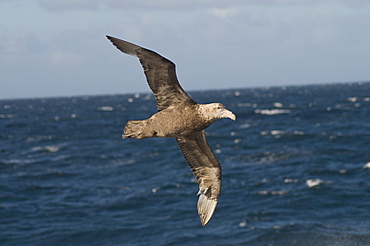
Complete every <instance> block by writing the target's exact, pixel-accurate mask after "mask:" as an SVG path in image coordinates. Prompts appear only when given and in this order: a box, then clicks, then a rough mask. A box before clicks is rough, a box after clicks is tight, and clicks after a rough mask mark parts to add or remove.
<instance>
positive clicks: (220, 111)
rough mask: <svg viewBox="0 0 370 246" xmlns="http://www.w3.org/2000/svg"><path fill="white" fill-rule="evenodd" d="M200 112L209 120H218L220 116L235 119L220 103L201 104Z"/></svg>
mask: <svg viewBox="0 0 370 246" xmlns="http://www.w3.org/2000/svg"><path fill="white" fill-rule="evenodd" d="M201 113H202V115H203V116H205V117H207V118H208V119H211V120H218V119H221V118H229V119H232V120H235V119H236V116H235V114H233V112H231V111H229V110H227V109H226V108H225V106H224V105H223V104H221V103H210V104H203V105H202V107H201Z"/></svg>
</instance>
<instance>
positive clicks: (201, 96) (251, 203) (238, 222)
mask: <svg viewBox="0 0 370 246" xmlns="http://www.w3.org/2000/svg"><path fill="white" fill-rule="evenodd" d="M189 94H190V96H191V97H192V98H193V99H194V100H195V101H197V102H199V103H210V102H221V103H223V104H224V105H225V106H226V108H228V109H230V110H231V111H233V112H234V113H235V114H236V116H237V119H236V121H235V122H233V121H231V120H229V119H221V120H218V121H217V122H215V123H214V124H213V125H212V126H210V127H209V128H208V129H207V130H206V131H207V138H208V142H209V144H210V146H211V148H212V150H213V151H214V153H215V155H216V156H217V158H218V159H219V161H220V163H221V165H222V169H223V176H222V192H221V196H220V199H219V203H218V207H217V209H216V212H215V214H214V215H213V218H212V219H211V221H210V222H209V224H208V225H207V226H205V227H203V226H201V224H200V220H199V217H198V214H197V209H196V203H197V200H198V197H197V196H196V194H197V192H198V185H197V183H196V181H195V179H194V177H193V175H192V173H191V171H190V168H189V167H188V165H187V163H186V161H185V159H184V157H183V156H182V154H181V152H180V150H179V148H178V146H177V144H176V141H175V140H174V139H164V138H158V139H154V138H153V139H145V140H136V139H125V140H122V139H121V134H122V131H123V127H124V125H125V124H126V122H127V121H128V120H134V119H145V118H148V117H150V116H151V115H152V114H154V113H155V112H156V107H155V102H154V97H153V95H152V94H150V93H147V94H124V95H108V96H83V97H65V98H43V99H18V100H1V101H0V129H1V131H0V245H133V246H144V245H220V246H224V245H253V246H272V245H273V246H280V245H281V246H283V245H284V246H289V245H298V246H302V245H303V246H306V245H307V246H310V245H314V246H320V245H340V246H343V245H348V246H349V245H350V246H353V245H357V246H358V245H370V83H369V82H356V83H342V84H328V85H307V86H284V87H266V88H246V89H230V90H212V91H194V92H190V93H189Z"/></svg>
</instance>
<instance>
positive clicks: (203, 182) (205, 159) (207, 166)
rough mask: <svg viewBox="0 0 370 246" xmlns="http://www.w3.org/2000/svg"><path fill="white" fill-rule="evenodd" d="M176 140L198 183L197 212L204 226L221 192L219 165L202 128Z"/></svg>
mask: <svg viewBox="0 0 370 246" xmlns="http://www.w3.org/2000/svg"><path fill="white" fill-rule="evenodd" d="M176 140H177V143H178V144H179V146H180V149H181V151H182V153H183V154H184V156H185V159H186V161H187V162H188V163H189V166H190V168H191V170H192V171H193V174H194V176H195V177H196V179H197V180H198V183H199V193H198V194H200V197H199V200H198V214H199V216H200V220H201V222H202V225H203V226H204V225H206V224H207V223H208V221H209V220H210V219H211V217H212V215H213V213H214V211H215V209H216V205H217V202H218V197H219V195H220V192H221V165H220V163H219V162H218V160H217V159H216V157H215V155H214V154H213V153H212V151H211V149H210V147H209V145H208V143H207V140H206V135H205V132H204V130H203V131H200V132H196V133H193V134H191V135H187V136H183V137H177V138H176Z"/></svg>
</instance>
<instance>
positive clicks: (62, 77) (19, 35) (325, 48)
mask: <svg viewBox="0 0 370 246" xmlns="http://www.w3.org/2000/svg"><path fill="white" fill-rule="evenodd" d="M105 35H111V36H114V37H118V38H121V39H124V40H127V41H130V42H133V43H135V44H138V45H140V46H143V47H146V48H148V49H151V50H154V51H156V52H157V53H159V54H161V55H163V56H165V57H166V58H168V59H170V60H171V61H173V62H174V63H175V64H176V69H177V76H178V78H179V81H180V83H181V85H182V87H183V88H184V89H185V90H187V91H191V90H208V89H229V88H247V87H266V86H283V85H305V84H322V83H337V82H355V81H370V66H369V65H370V1H368V0H351V1H349V0H306V1H303V0H228V1H225V0H177V1H174V0H99V1H96V0H27V1H26V0H0V99H14V98H40V97H56V96H58V97H59V96H81V95H108V94H126V93H136V92H139V93H141V92H150V90H149V87H148V85H147V83H146V81H145V77H144V74H143V71H142V68H141V66H140V64H139V61H138V59H137V58H135V57H132V56H127V55H125V54H123V53H121V52H120V51H118V50H117V49H116V48H115V47H114V46H113V45H112V44H111V43H110V42H109V41H108V40H107V39H106V37H105Z"/></svg>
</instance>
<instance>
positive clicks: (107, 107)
mask: <svg viewBox="0 0 370 246" xmlns="http://www.w3.org/2000/svg"><path fill="white" fill-rule="evenodd" d="M96 110H99V111H113V107H111V106H101V107H98V108H97V109H96Z"/></svg>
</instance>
